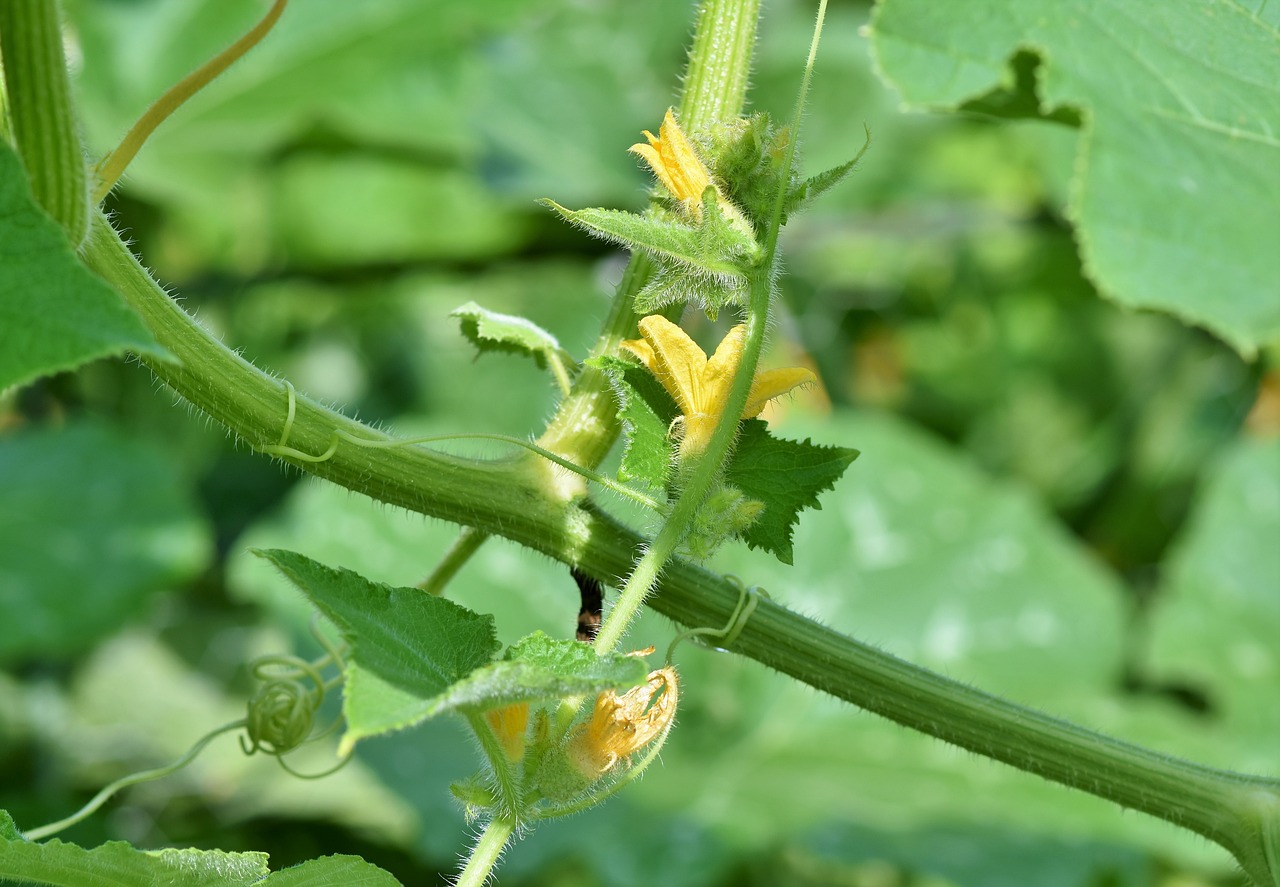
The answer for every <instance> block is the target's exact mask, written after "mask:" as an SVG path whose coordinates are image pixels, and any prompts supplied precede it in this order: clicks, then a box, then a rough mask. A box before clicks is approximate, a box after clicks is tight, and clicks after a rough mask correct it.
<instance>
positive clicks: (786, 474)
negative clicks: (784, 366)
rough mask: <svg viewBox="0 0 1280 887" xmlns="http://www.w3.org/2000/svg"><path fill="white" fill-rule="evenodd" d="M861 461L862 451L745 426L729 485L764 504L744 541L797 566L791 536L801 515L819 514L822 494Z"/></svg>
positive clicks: (750, 423)
mask: <svg viewBox="0 0 1280 887" xmlns="http://www.w3.org/2000/svg"><path fill="white" fill-rule="evenodd" d="M856 458H858V451H857V450H855V449H851V448H849V447H828V446H822V445H819V444H814V443H811V442H809V441H808V440H804V441H795V440H786V439H784V438H779V437H774V436H773V435H771V434H770V433H769V429H768V426H767V425H766V424H765V423H764V422H763V421H761V420H759V419H748V420H747V421H745V422H743V423H742V426H741V431H740V432H739V434H738V443H737V446H736V447H735V449H734V451H733V458H732V460H731V461H730V462H729V467H728V470H727V471H726V472H725V481H726V482H727V483H729V484H731V485H733V486H735V487H737V488H738V489H739V490H741V491H742V492H743V493H744V494H745V495H746V496H747V497H748V498H750V499H755V500H758V501H760V502H763V503H764V511H763V512H761V514H760V515H759V517H758V518H757V519H756V521H755V522H754V523H753V524H751V526H750V527H748V528H747V530H746V531H745V532H744V533H742V539H743V541H745V542H746V543H747V545H749V546H751V547H752V548H762V549H764V550H765V551H768V552H770V553H771V554H773V555H774V556H775V557H777V559H778V560H780V561H782V562H783V563H784V564H790V563H792V550H791V534H792V531H793V530H794V528H795V524H796V521H797V520H798V519H799V517H800V512H801V511H803V510H804V509H806V508H814V509H820V508H821V507H822V506H821V504H819V502H818V494H819V493H821V492H823V491H824V490H829V489H831V488H832V487H833V486H834V485H835V482H836V481H837V480H838V479H839V477H840V475H842V474H844V471H845V469H846V468H848V467H849V465H850V463H852V462H853V460H854V459H856Z"/></svg>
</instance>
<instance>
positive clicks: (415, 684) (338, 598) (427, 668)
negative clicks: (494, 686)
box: [259, 549, 499, 748]
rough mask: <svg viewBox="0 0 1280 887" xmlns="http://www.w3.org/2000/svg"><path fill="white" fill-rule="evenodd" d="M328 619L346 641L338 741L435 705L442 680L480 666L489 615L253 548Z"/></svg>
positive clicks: (347, 742) (493, 638)
mask: <svg viewBox="0 0 1280 887" xmlns="http://www.w3.org/2000/svg"><path fill="white" fill-rule="evenodd" d="M259 554H260V555H261V556H262V557H265V558H266V559H268V560H269V561H271V562H272V563H274V564H275V565H276V566H277V567H278V568H279V569H280V570H281V572H283V573H284V574H285V575H286V576H288V577H289V579H290V580H292V581H293V582H294V584H295V585H297V586H298V588H300V589H301V590H302V592H303V593H304V594H306V595H307V597H308V598H309V599H310V600H311V601H312V602H313V603H314V604H315V605H316V606H317V607H318V608H319V609H320V611H321V612H322V613H324V614H325V616H327V617H329V619H331V620H332V621H333V622H334V623H335V624H336V625H337V626H338V629H339V630H340V631H341V632H342V635H343V638H344V639H345V640H346V642H347V643H348V644H349V645H350V647H351V653H350V656H349V659H348V663H347V680H346V687H345V689H344V691H343V714H344V715H345V717H346V720H347V732H346V734H345V735H344V736H343V740H342V743H343V747H344V748H350V747H351V746H352V745H353V744H354V743H355V742H357V741H358V740H360V739H363V738H365V737H368V736H376V735H378V734H379V733H386V732H388V731H391V730H400V729H403V728H405V727H410V726H412V725H413V724H416V723H418V722H419V721H422V720H424V719H425V718H429V717H432V716H433V715H434V714H436V713H437V711H438V697H439V696H440V694H441V693H443V692H444V691H445V689H446V688H448V687H449V686H450V685H452V684H454V683H456V682H457V681H459V680H461V679H462V678H463V677H465V676H466V675H468V674H470V673H471V672H472V671H474V670H475V669H477V668H479V667H480V666H482V665H485V664H487V663H488V662H489V661H490V660H492V659H493V657H494V655H495V654H496V653H497V651H498V648H499V644H498V639H497V634H496V631H495V629H494V624H493V617H492V616H487V615H483V614H480V613H475V612H473V611H471V610H468V609H467V608H466V607H461V606H459V605H457V604H455V603H453V602H452V601H449V600H445V599H444V598H439V597H434V596H432V595H429V594H427V593H426V592H424V591H422V590H421V589H418V588H392V587H391V586H389V585H383V584H382V583H380V582H371V581H370V580H368V579H366V578H364V577H363V576H361V575H359V574H358V573H353V572H351V571H350V570H342V569H336V570H335V569H333V568H331V567H326V566H325V565H324V564H320V563H317V562H316V561H313V560H311V559H310V558H307V557H304V556H302V555H300V554H297V553H296V552H292V551H281V550H278V549H277V550H270V551H262V552H259Z"/></svg>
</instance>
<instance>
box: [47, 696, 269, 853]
mask: <svg viewBox="0 0 1280 887" xmlns="http://www.w3.org/2000/svg"><path fill="white" fill-rule="evenodd" d="M247 725H248V719H246V718H241V719H240V720H238V721H232V722H231V723H229V724H223V725H222V726H221V727H218V728H217V729H216V730H211V731H210V732H208V733H206V734H205V735H204V736H202V737H201V738H200V739H198V740H197V741H196V744H195V745H193V746H191V748H190V750H189V751H188V752H187V753H186V754H185V755H183V756H182V757H180V758H178V760H176V761H174V762H173V763H172V764H168V765H166V766H164V767H157V768H155V769H154V770H143V771H141V772H139V773H132V774H130V775H128V776H124V777H121V778H120V779H117V780H116V781H115V782H113V783H111V784H110V785H108V786H107V787H106V788H104V789H103V790H102V791H100V792H98V793H97V794H96V795H94V796H93V799H92V800H91V801H89V803H87V804H85V805H84V806H83V807H81V808H80V809H79V810H77V811H76V812H75V813H73V814H71V815H70V816H68V817H67V818H66V819H59V820H58V821H57V822H51V823H49V824H48V825H42V826H40V827H39V828H33V829H31V830H30V831H28V832H25V835H26V837H27V839H28V840H30V841H40V840H43V839H44V838H48V837H50V836H52V835H56V834H57V833H58V832H60V831H62V830H63V829H66V828H70V827H71V826H73V825H75V824H76V823H77V822H80V821H81V820H83V819H85V818H87V817H89V816H91V815H92V814H93V813H95V812H97V810H98V808H99V807H101V806H102V805H103V804H105V803H106V802H107V801H109V800H111V797H112V796H113V795H115V794H116V792H118V791H120V790H121V789H125V788H128V787H129V786H131V785H137V784H138V783H140V782H150V781H151V780H153V779H163V778H164V777H166V776H169V775H171V774H173V773H176V772H178V771H179V770H181V769H182V768H183V767H185V766H187V765H188V764H190V763H191V762H192V761H194V760H195V759H196V756H197V755H199V754H200V752H202V751H204V748H205V746H206V745H208V744H209V743H210V742H212V741H213V740H214V739H215V738H217V737H218V736H221V735H222V734H223V733H230V732H231V731H232V730H238V729H240V728H241V727H245V726H247Z"/></svg>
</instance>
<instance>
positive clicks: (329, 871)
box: [0, 810, 400, 887]
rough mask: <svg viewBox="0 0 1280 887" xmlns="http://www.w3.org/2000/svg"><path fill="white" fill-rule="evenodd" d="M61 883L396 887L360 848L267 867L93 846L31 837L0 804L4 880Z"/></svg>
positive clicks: (228, 857) (88, 886) (223, 857)
mask: <svg viewBox="0 0 1280 887" xmlns="http://www.w3.org/2000/svg"><path fill="white" fill-rule="evenodd" d="M9 879H21V880H22V881H24V882H30V883H35V884H48V885H59V887H122V885H128V887H249V885H262V887H395V885H398V884H399V883H400V882H399V881H397V880H396V879H395V878H394V877H392V876H391V874H389V873H388V872H386V871H383V870H382V869H380V868H378V867H377V866H376V865H374V864H373V863H370V862H365V861H364V860H363V859H361V858H359V857H358V856H324V857H321V858H319V859H311V860H308V861H306V862H304V863H302V864H301V865H297V866H293V867H291V868H287V869H282V870H281V871H278V872H274V873H271V874H268V871H267V854H265V853H252V852H250V853H229V852H226V851H222V850H140V849H138V848H137V847H134V846H132V845H131V844H128V843H126V842H124V841H110V842H108V843H106V844H103V845H101V846H99V847H94V848H93V849H91V850H86V849H85V848H83V847H79V846H77V845H75V844H68V843H65V842H63V841H60V840H58V839H56V838H55V839H53V840H51V841H46V842H44V843H42V844H33V843H31V842H29V841H27V840H26V839H24V838H23V837H22V836H21V835H20V834H19V833H18V829H17V826H16V825H15V824H14V822H13V818H12V817H10V816H9V814H8V813H7V812H6V811H4V810H0V880H4V881H6V882H7V881H8V880H9Z"/></svg>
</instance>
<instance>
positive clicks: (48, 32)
mask: <svg viewBox="0 0 1280 887" xmlns="http://www.w3.org/2000/svg"><path fill="white" fill-rule="evenodd" d="M0 55H2V56H3V58H4V79H5V88H6V92H7V95H8V105H9V108H8V110H9V115H10V117H11V118H12V120H13V137H14V142H15V143H16V145H17V148H18V154H19V155H20V156H21V157H22V162H23V165H24V166H25V167H26V169H27V177H28V179H29V181H30V183H31V193H32V196H33V197H35V199H36V203H38V204H40V207H41V208H42V209H43V210H44V211H45V212H47V213H48V214H49V215H50V216H52V217H53V219H54V221H56V222H57V223H58V224H59V225H61V226H62V230H63V231H65V232H66V234H67V238H68V239H69V240H70V241H71V244H72V245H73V246H75V247H77V248H79V246H80V244H81V243H82V242H83V241H84V237H85V233H86V232H87V231H88V226H89V185H88V172H87V170H86V169H85V160H84V147H83V146H82V145H81V144H80V136H79V134H78V133H77V131H76V117H75V115H74V114H73V113H72V112H71V85H70V82H69V79H68V77H67V63H66V60H65V58H64V57H63V54H62V24H61V22H60V21H59V18H58V4H57V2H56V0H3V2H0Z"/></svg>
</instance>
